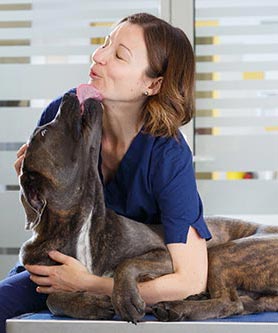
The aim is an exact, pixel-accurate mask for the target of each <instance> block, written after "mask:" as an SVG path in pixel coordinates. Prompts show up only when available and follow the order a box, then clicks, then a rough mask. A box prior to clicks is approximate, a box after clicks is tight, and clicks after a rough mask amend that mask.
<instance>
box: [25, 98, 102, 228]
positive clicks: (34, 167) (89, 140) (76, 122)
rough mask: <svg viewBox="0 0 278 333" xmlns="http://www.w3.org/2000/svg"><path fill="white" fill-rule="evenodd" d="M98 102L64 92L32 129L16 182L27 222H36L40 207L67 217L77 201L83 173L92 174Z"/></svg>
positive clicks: (99, 113) (98, 138)
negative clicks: (48, 117)
mask: <svg viewBox="0 0 278 333" xmlns="http://www.w3.org/2000/svg"><path fill="white" fill-rule="evenodd" d="M101 120H102V106H101V104H100V103H99V102H98V101H96V100H93V99H87V100H86V101H85V103H84V105H82V108H81V106H80V104H79V101H78V98H77V96H76V95H75V94H66V95H64V97H63V100H62V103H61V106H60V109H59V111H58V113H57V116H56V117H55V119H54V120H53V121H52V122H50V123H48V124H46V125H44V126H41V127H38V128H36V129H35V131H34V133H33V134H32V136H31V138H30V142H29V145H28V149H27V151H26V156H25V159H24V161H23V165H22V170H21V175H20V186H21V192H22V195H21V200H22V203H23V206H24V209H25V213H26V219H27V221H26V228H27V229H30V228H31V229H33V228H35V227H36V225H38V223H39V222H40V220H41V217H42V215H43V214H44V212H45V210H46V209H47V210H49V211H51V212H52V213H54V214H56V215H58V217H59V216H60V217H62V218H63V217H67V216H68V215H69V214H73V213H74V211H75V209H77V208H78V206H79V205H80V204H81V202H80V201H81V200H82V196H83V195H84V193H85V192H86V190H85V187H86V186H87V185H88V184H87V182H88V180H89V179H88V173H90V174H92V172H93V173H95V174H97V170H98V157H99V149H100V142H101V130H102V126H101Z"/></svg>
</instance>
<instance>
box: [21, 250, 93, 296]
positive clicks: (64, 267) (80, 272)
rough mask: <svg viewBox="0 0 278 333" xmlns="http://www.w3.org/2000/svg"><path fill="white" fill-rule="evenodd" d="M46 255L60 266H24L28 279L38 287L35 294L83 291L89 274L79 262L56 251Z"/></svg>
mask: <svg viewBox="0 0 278 333" xmlns="http://www.w3.org/2000/svg"><path fill="white" fill-rule="evenodd" d="M48 255H49V257H50V258H51V259H52V260H54V261H56V262H57V263H59V264H60V265H58V266H41V265H25V268H26V269H27V271H29V273H30V279H31V280H32V281H33V282H34V283H36V284H37V285H38V287H37V292H39V293H44V294H50V293H53V292H74V291H81V290H85V287H84V286H85V285H86V283H85V282H86V278H88V276H91V274H90V273H89V272H88V270H87V268H86V267H85V266H84V265H83V264H81V263H80V261H78V260H76V259H75V258H73V257H69V256H66V255H64V254H62V253H61V252H58V251H50V252H49V254H48Z"/></svg>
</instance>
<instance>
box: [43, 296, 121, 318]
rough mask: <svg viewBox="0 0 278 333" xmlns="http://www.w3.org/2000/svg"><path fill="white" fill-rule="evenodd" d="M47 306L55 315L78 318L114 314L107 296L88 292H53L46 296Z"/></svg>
mask: <svg viewBox="0 0 278 333" xmlns="http://www.w3.org/2000/svg"><path fill="white" fill-rule="evenodd" d="M47 306H48V308H49V310H50V311H51V312H52V313H53V314H54V315H56V316H67V317H72V318H78V319H111V318H113V316H114V314H115V311H114V309H113V306H112V303H111V298H110V297H109V296H101V295H95V294H93V293H90V292H74V293H63V292H60V293H53V294H50V295H49V296H48V298H47Z"/></svg>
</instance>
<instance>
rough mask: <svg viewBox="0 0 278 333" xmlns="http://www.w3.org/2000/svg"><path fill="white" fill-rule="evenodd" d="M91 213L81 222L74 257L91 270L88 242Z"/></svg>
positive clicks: (90, 254) (90, 253)
mask: <svg viewBox="0 0 278 333" xmlns="http://www.w3.org/2000/svg"><path fill="white" fill-rule="evenodd" d="M91 220H92V214H90V215H89V217H88V219H87V221H85V223H84V224H83V226H82V228H81V230H80V234H79V236H78V240H77V244H76V258H77V259H78V260H79V261H80V262H81V263H82V264H83V265H84V266H86V268H87V269H88V271H89V272H90V273H93V272H92V252H91V250H92V249H91V242H90V229H91V223H92V221H91Z"/></svg>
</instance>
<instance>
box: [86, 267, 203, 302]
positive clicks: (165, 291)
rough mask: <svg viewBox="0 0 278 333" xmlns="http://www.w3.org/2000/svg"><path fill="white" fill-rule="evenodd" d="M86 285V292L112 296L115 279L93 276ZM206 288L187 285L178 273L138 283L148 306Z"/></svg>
mask: <svg viewBox="0 0 278 333" xmlns="http://www.w3.org/2000/svg"><path fill="white" fill-rule="evenodd" d="M188 282H189V281H188ZM86 283H87V286H86V290H88V291H92V292H94V293H96V294H99V295H108V296H112V291H113V286H114V280H113V278H110V277H99V276H95V275H91V278H90V279H88V281H87V282H86ZM205 288H206V286H205V284H204V283H201V282H200V283H199V284H198V283H197V284H196V283H186V281H185V279H184V277H183V276H180V275H179V274H177V273H173V274H167V275H164V276H161V277H158V278H156V279H154V280H150V281H146V282H139V283H138V289H139V293H140V295H141V297H142V298H143V299H144V301H145V302H146V304H147V305H152V304H155V303H158V302H160V301H171V300H178V299H183V298H186V297H187V296H189V295H192V294H196V293H199V292H202V291H204V290H205Z"/></svg>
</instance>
